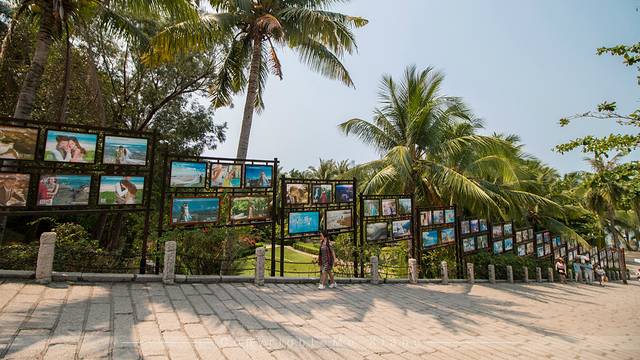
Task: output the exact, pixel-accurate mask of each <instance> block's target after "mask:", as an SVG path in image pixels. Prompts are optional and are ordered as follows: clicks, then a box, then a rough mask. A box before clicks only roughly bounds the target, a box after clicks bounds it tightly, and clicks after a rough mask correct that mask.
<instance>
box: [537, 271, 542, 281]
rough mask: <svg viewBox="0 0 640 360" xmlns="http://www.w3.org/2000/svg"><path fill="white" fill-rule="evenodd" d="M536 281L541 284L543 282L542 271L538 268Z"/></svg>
mask: <svg viewBox="0 0 640 360" xmlns="http://www.w3.org/2000/svg"><path fill="white" fill-rule="evenodd" d="M536 281H537V282H539V283H541V282H542V269H540V268H539V267H536Z"/></svg>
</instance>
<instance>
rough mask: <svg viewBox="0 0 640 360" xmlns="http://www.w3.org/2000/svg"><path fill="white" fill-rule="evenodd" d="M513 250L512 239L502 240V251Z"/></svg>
mask: <svg viewBox="0 0 640 360" xmlns="http://www.w3.org/2000/svg"><path fill="white" fill-rule="evenodd" d="M511 250H513V238H506V239H504V251H511Z"/></svg>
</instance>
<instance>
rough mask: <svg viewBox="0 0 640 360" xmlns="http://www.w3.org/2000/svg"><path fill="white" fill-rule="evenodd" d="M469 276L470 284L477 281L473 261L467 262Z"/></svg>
mask: <svg viewBox="0 0 640 360" xmlns="http://www.w3.org/2000/svg"><path fill="white" fill-rule="evenodd" d="M467 278H468V281H469V284H473V283H475V282H476V275H475V271H474V270H473V263H467Z"/></svg>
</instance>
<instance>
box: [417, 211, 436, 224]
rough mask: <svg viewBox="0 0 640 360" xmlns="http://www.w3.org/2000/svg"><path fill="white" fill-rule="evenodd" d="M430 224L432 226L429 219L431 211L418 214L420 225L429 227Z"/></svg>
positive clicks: (431, 221)
mask: <svg viewBox="0 0 640 360" xmlns="http://www.w3.org/2000/svg"><path fill="white" fill-rule="evenodd" d="M431 224H433V220H432V218H431V211H422V212H420V225H422V226H429V225H431Z"/></svg>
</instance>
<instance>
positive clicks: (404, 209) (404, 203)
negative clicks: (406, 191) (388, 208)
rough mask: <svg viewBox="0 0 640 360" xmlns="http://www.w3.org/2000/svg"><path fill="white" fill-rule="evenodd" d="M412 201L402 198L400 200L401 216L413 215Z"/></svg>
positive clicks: (399, 212)
mask: <svg viewBox="0 0 640 360" xmlns="http://www.w3.org/2000/svg"><path fill="white" fill-rule="evenodd" d="M411 203H412V201H411V199H409V198H400V199H398V214H400V215H411V208H412V206H411Z"/></svg>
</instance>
